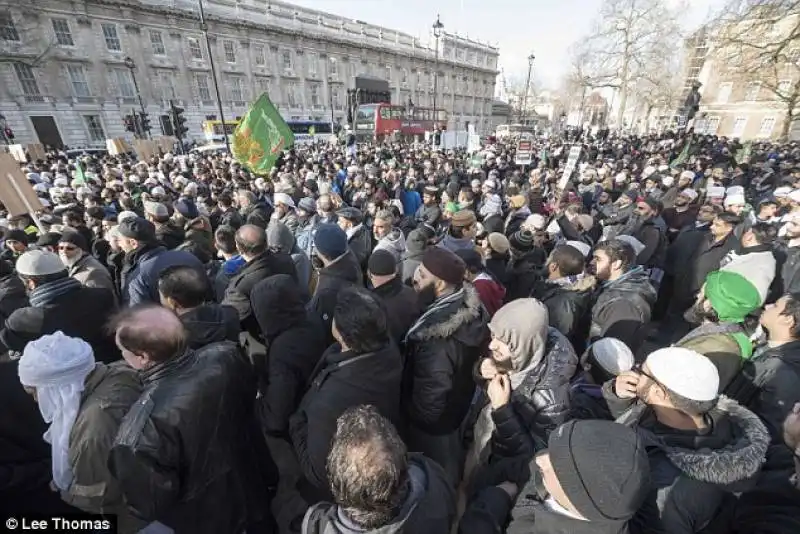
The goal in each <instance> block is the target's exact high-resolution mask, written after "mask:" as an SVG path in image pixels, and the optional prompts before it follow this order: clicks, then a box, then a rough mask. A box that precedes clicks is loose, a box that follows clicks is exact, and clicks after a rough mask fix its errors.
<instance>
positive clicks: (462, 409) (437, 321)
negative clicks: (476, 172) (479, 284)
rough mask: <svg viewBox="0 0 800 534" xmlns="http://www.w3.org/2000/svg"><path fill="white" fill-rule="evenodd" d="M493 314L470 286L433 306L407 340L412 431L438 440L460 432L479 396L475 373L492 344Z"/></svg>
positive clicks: (406, 391) (406, 385) (407, 399)
mask: <svg viewBox="0 0 800 534" xmlns="http://www.w3.org/2000/svg"><path fill="white" fill-rule="evenodd" d="M488 322H489V317H488V314H487V313H486V310H485V309H484V307H483V305H482V304H481V301H480V298H479V297H478V293H477V291H475V289H474V288H472V287H471V286H468V285H465V286H464V287H463V288H462V289H461V290H459V291H457V292H456V293H454V294H452V295H449V296H447V297H443V298H441V299H439V300H438V301H436V302H434V303H433V304H432V305H431V306H430V307H429V308H428V309H427V310H426V311H424V312H423V314H422V317H420V318H419V319H418V320H417V322H416V323H415V324H414V326H412V327H411V329H410V330H409V332H408V335H407V336H406V377H405V381H404V406H406V408H407V411H408V415H409V419H410V422H411V425H412V426H415V427H417V428H420V429H421V430H423V431H425V432H427V433H429V434H435V435H444V434H449V433H451V432H453V431H454V430H456V429H457V428H458V427H459V425H461V422H462V421H463V420H464V417H465V416H466V415H467V412H468V411H469V408H470V405H471V403H472V397H473V395H474V393H475V381H474V380H473V378H472V369H473V367H474V365H475V363H476V362H477V361H478V360H479V359H480V357H481V356H482V355H483V354H484V352H485V351H486V348H487V347H488V344H489V329H488V327H487V324H488Z"/></svg>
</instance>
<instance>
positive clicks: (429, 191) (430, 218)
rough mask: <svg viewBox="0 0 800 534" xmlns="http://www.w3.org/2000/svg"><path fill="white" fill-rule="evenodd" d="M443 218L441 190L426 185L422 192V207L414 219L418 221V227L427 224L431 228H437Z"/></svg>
mask: <svg viewBox="0 0 800 534" xmlns="http://www.w3.org/2000/svg"><path fill="white" fill-rule="evenodd" d="M441 218H442V210H441V208H440V207H439V188H438V187H436V186H435V185H426V186H425V189H423V191H422V206H420V207H419V209H418V210H417V213H416V214H415V215H414V219H415V220H416V221H417V225H420V224H427V225H428V226H430V227H431V228H436V227H437V225H438V224H439V220H440V219H441Z"/></svg>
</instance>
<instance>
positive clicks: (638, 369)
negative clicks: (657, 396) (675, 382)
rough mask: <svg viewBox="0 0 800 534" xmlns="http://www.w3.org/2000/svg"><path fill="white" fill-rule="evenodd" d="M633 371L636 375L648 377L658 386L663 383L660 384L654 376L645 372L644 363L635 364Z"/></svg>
mask: <svg viewBox="0 0 800 534" xmlns="http://www.w3.org/2000/svg"><path fill="white" fill-rule="evenodd" d="M631 371H633V372H634V373H636V374H639V375H642V376H646V377H647V378H649V379H650V380H652V381H653V382H655V383H656V384H661V382H659V381H658V380H657V379H656V378H655V377H654V376H653V375H651V374H650V373H648V372H647V371H645V370H644V362H639V363H635V364H633V367H631Z"/></svg>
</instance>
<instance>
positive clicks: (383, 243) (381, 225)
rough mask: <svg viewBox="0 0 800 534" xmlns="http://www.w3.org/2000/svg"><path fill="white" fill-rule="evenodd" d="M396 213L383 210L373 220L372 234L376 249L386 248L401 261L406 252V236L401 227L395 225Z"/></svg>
mask: <svg viewBox="0 0 800 534" xmlns="http://www.w3.org/2000/svg"><path fill="white" fill-rule="evenodd" d="M394 223H395V219H394V215H393V214H392V212H391V211H389V210H381V211H379V212H378V213H376V214H375V219H374V220H373V221H372V235H373V236H374V237H375V241H376V242H377V244H376V245H375V250H386V251H387V252H389V253H391V254H392V256H394V258H395V261H396V262H399V261H400V259H401V258H402V257H403V254H405V252H406V238H405V236H404V235H403V232H402V231H400V229H399V228H396V227H395V226H394Z"/></svg>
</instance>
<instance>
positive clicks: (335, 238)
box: [308, 223, 364, 339]
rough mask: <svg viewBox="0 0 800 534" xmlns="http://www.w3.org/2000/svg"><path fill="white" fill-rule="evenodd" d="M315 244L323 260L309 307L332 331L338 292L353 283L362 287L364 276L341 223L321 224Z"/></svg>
mask: <svg viewBox="0 0 800 534" xmlns="http://www.w3.org/2000/svg"><path fill="white" fill-rule="evenodd" d="M314 247H315V249H316V250H315V252H316V255H317V258H318V259H319V261H321V262H322V269H320V271H319V280H318V281H317V287H316V289H315V290H314V294H313V295H312V296H311V302H309V303H308V308H309V309H310V310H313V311H315V312H316V313H317V315H319V316H320V317H321V318H322V320H323V321H325V325H326V329H327V331H328V332H330V326H331V321H333V310H334V309H335V308H336V296H337V295H338V294H339V291H340V290H342V289H343V288H345V287H350V286H354V285H355V286H363V285H364V277H363V275H362V274H361V266H360V265H359V264H358V260H357V259H356V256H355V254H354V253H353V251H352V250H351V249H350V248H349V247H348V246H347V235H346V234H345V232H344V230H342V229H341V228H339V226H337V225H335V224H328V223H325V224H320V225H319V226H318V227H317V230H316V233H315V234H314ZM329 338H330V336H329ZM330 339H332V338H330Z"/></svg>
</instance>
